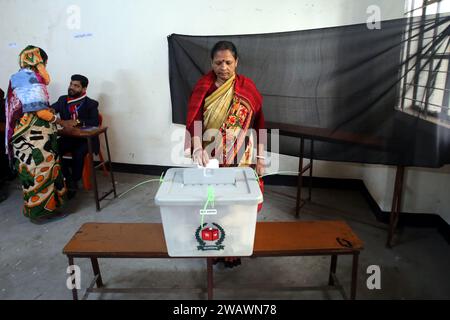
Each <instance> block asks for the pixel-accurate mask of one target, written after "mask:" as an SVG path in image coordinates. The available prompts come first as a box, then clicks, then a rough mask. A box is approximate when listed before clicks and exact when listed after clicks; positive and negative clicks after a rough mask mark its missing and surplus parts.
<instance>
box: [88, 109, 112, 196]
mask: <svg viewBox="0 0 450 320" xmlns="http://www.w3.org/2000/svg"><path fill="white" fill-rule="evenodd" d="M102 123H103V117H102V115H101V114H100V113H99V114H98V126H99V127H101V126H102ZM98 157H99V159H100V162H101V163H102V162H105V159H104V158H103V154H102V150H101V148H99V149H98ZM102 169H103V175H104V176H108V169H106V165H105V164H104V163H103V164H102ZM91 177H92V170H91V159H90V158H89V154H86V156H85V157H84V164H83V189H84V190H91V189H92V183H91Z"/></svg>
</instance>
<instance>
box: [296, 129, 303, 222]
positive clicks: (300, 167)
mask: <svg viewBox="0 0 450 320" xmlns="http://www.w3.org/2000/svg"><path fill="white" fill-rule="evenodd" d="M304 149H305V139H304V138H303V137H302V138H300V154H299V159H298V182H297V203H296V207H295V217H296V218H298V217H299V214H300V204H301V201H302V187H303V152H304Z"/></svg>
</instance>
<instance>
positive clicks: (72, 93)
mask: <svg viewBox="0 0 450 320" xmlns="http://www.w3.org/2000/svg"><path fill="white" fill-rule="evenodd" d="M88 84H89V80H88V78H86V77H85V76H82V75H79V74H75V75H73V76H72V77H71V81H70V86H69V89H68V96H61V97H59V99H58V101H57V102H56V103H54V104H53V105H52V108H53V109H55V112H56V113H58V114H59V115H60V117H61V119H62V120H73V121H76V122H77V124H78V126H81V127H84V126H87V127H90V126H92V127H97V126H98V125H99V116H98V102H97V101H95V100H92V99H90V98H89V97H87V94H86V91H87V86H88ZM58 144H59V150H60V154H61V156H63V155H64V154H66V153H67V152H70V153H71V154H72V161H71V165H70V161H68V160H67V159H63V161H62V171H63V175H64V177H65V178H66V183H67V187H68V189H69V197H73V196H74V195H75V191H76V190H77V189H78V181H79V180H80V179H81V175H82V172H83V161H84V157H85V155H86V154H87V152H88V147H87V141H86V139H80V138H71V137H61V138H59V140H58ZM99 147H100V146H99V141H98V139H94V140H93V149H94V150H93V151H94V152H95V153H98V151H99Z"/></svg>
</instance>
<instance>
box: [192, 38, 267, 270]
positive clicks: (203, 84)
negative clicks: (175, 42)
mask: <svg viewBox="0 0 450 320" xmlns="http://www.w3.org/2000/svg"><path fill="white" fill-rule="evenodd" d="M238 62H239V58H238V54H237V49H236V47H235V45H234V44H233V43H231V42H228V41H220V42H218V43H216V44H215V45H214V47H213V49H212V50H211V66H212V71H211V72H209V73H208V74H206V75H204V76H203V77H202V78H201V79H200V80H199V81H198V82H197V84H196V85H195V87H194V90H193V92H192V95H191V97H190V100H189V104H188V114H187V121H186V129H187V131H188V133H189V134H188V135H187V139H186V143H185V150H186V151H187V152H189V154H191V155H192V158H193V160H194V162H197V163H198V164H200V165H202V166H206V164H207V163H208V161H209V159H210V158H215V159H217V160H218V161H219V164H220V166H221V167H230V166H250V167H252V168H254V169H255V170H256V172H257V174H258V175H259V176H262V175H263V174H264V166H265V163H264V160H265V158H264V144H263V142H262V141H258V143H257V144H255V140H256V139H257V138H258V137H259V132H260V131H259V130H260V129H264V115H263V111H262V97H261V94H260V93H259V92H258V90H257V89H256V86H255V84H254V83H253V81H252V80H251V79H249V78H247V77H245V76H243V75H238V74H236V68H237V65H238ZM252 130H253V132H254V133H256V134H251V132H252ZM254 149H256V151H257V152H256V153H257V154H256V155H255V154H254ZM260 185H261V189H263V184H262V179H260ZM260 209H261V205H260V206H259V208H258V210H260ZM239 264H240V259H236V258H232V257H231V258H226V259H225V265H226V266H227V267H233V266H235V265H239Z"/></svg>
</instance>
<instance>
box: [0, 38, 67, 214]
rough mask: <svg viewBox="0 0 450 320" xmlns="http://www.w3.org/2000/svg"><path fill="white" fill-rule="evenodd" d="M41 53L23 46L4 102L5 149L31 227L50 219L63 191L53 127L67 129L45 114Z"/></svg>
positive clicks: (43, 58)
mask: <svg viewBox="0 0 450 320" xmlns="http://www.w3.org/2000/svg"><path fill="white" fill-rule="evenodd" d="M47 59H48V57H47V54H46V53H45V52H44V50H42V49H40V48H37V47H34V46H28V47H27V48H25V49H24V50H23V51H22V52H21V53H20V70H19V71H18V72H17V73H15V74H13V75H12V76H11V78H10V82H9V88H8V93H7V97H6V108H5V110H6V130H5V140H6V149H7V153H8V156H9V159H10V162H11V164H12V165H13V166H14V168H15V170H17V172H18V175H19V179H20V181H21V183H22V187H23V197H24V208H23V214H24V215H25V216H26V217H28V218H30V219H31V220H32V221H33V222H39V221H42V220H43V219H45V218H48V217H52V216H55V210H56V209H57V208H59V207H61V206H62V205H63V203H64V198H65V194H66V188H65V185H64V180H63V177H62V174H61V170H60V164H59V157H58V154H57V142H56V138H57V132H56V126H55V124H56V123H58V124H61V125H64V126H65V125H66V124H65V122H63V121H61V120H59V119H57V117H56V116H55V115H54V114H53V113H52V112H51V111H50V109H49V98H48V93H47V85H48V84H49V82H50V77H49V75H48V73H47V70H46V65H47Z"/></svg>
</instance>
